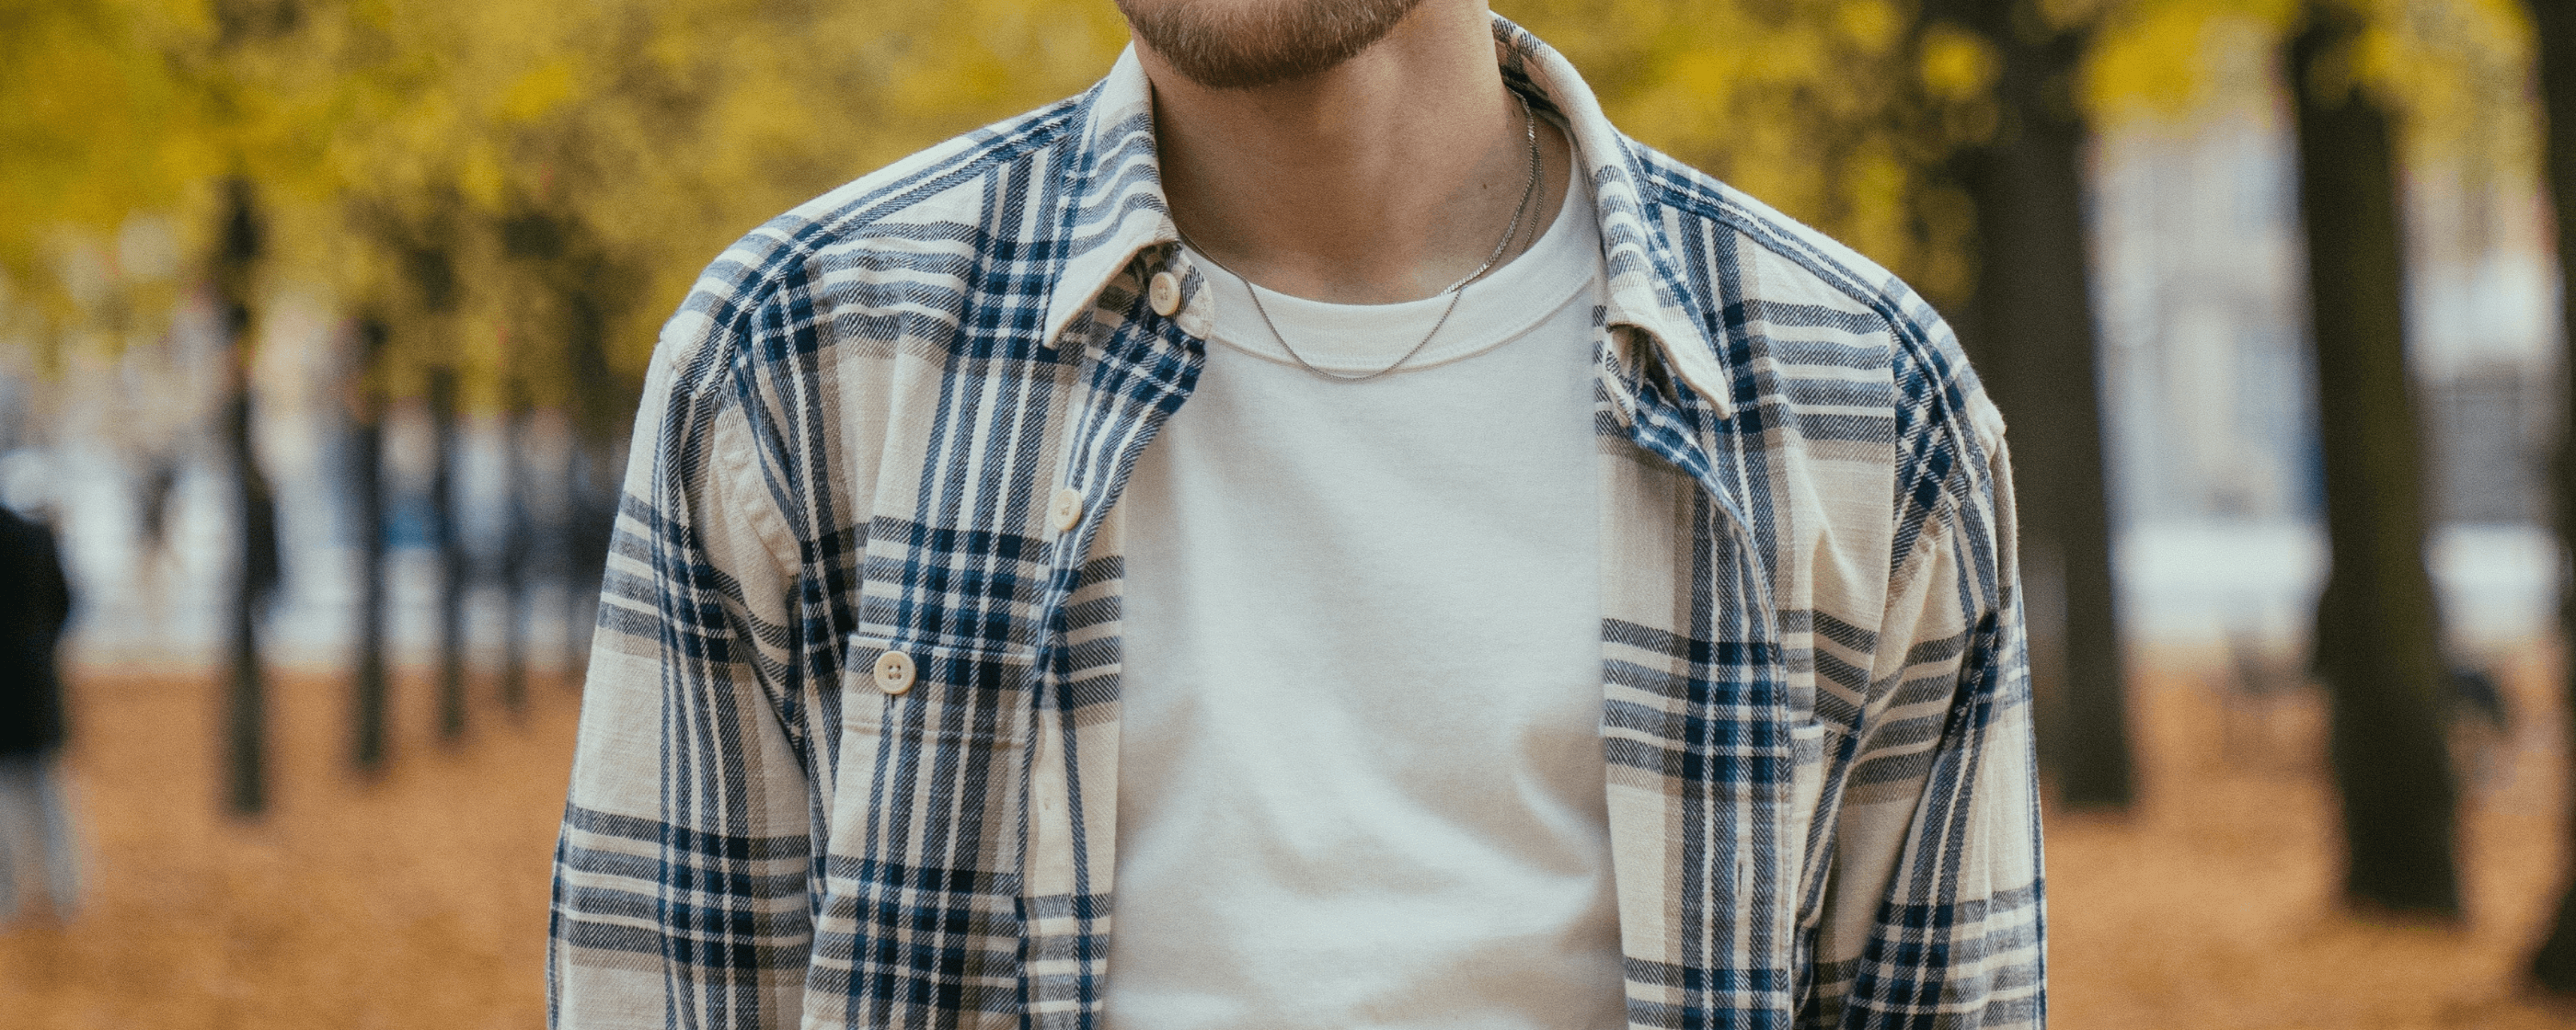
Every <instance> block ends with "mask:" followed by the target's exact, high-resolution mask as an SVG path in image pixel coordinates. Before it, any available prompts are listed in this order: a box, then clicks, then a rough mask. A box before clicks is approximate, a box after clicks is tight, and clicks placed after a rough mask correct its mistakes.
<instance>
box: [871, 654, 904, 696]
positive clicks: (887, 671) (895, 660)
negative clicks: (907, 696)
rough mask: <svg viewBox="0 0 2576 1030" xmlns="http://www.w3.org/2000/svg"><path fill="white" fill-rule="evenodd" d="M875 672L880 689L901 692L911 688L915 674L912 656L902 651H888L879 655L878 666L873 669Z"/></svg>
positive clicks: (893, 692) (894, 692) (888, 691)
mask: <svg viewBox="0 0 2576 1030" xmlns="http://www.w3.org/2000/svg"><path fill="white" fill-rule="evenodd" d="M873 674H874V675H875V676H876V680H877V689H878V690H882V691H885V692H886V693H889V694H900V693H903V692H904V691H907V690H910V689H912V676H913V668H912V656H911V655H908V654H905V653H903V652H901V651H888V652H886V653H884V654H881V655H878V656H877V667H876V669H875V670H873Z"/></svg>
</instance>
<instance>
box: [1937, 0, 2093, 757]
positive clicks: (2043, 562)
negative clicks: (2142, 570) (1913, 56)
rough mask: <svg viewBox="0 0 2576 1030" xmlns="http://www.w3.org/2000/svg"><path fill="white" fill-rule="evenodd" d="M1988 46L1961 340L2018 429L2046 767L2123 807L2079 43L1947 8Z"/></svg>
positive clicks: (1971, 153) (2018, 7)
mask: <svg viewBox="0 0 2576 1030" xmlns="http://www.w3.org/2000/svg"><path fill="white" fill-rule="evenodd" d="M1944 10H1945V11H1947V12H1955V14H1956V15H1957V16H1959V17H1962V18H1963V19H1964V20H1966V21H1967V22H1968V23H1969V24H1970V26H1971V27H1973V28H1974V29H1975V30H1976V31H1977V32H1978V34H1980V35H1982V36H1984V37H1985V38H1986V39H1987V40H1989V41H1991V42H1992V43H1994V45H1995V46H1996V48H1997V51H1998V53H1999V55H2000V56H2001V59H2002V60H2001V66H2000V68H1999V69H1998V74H1997V77H1996V82H1995V102H1996V104H1997V106H1998V108H1999V114H2000V116H2001V117H2000V118H1999V119H1998V122H1997V126H1996V130H1995V135H1994V137H1993V138H1992V139H1991V140H1989V141H1988V142H1986V143H1985V144H1984V145H1982V146H1977V147H1974V148H1971V149H1969V150H1968V151H1967V152H1965V153H1964V154H1962V155H1961V156H1960V159H1959V160H1958V162H1957V165H1956V167H1957V169H1958V172H1959V178H1960V180H1961V184H1962V185H1964V186H1965V187H1966V188H1967V190H1968V194H1969V196H1970V197H1972V198H1973V199H1974V200H1975V203H1976V210H1977V238H1978V247H1977V286H1976V293H1975V296H1974V297H1973V298H1971V300H1970V306H1969V308H1968V310H1967V312H1965V317H1963V318H1962V319H1960V322H1961V323H1962V324H1961V326H1960V330H1961V333H1962V335H1963V338H1964V339H1963V342H1964V343H1965V344H1967V345H1968V346H1970V347H1971V348H1973V352H1974V354H1975V356H1976V360H1977V362H1978V372H1979V374H1980V375H1981V376H1982V377H1983V378H1984V379H1985V381H1986V382H1987V384H1988V386H1989V388H1990V389H1991V390H1992V392H1993V396H1994V398H1995V403H1996V406H1997V407H1999V408H2001V409H2002V410H2003V413H2004V419H2005V421H2006V423H2007V424H2008V425H2009V426H2010V427H2011V428H2010V435H2009V437H2008V439H2010V440H2011V443H2012V448H2013V466H2014V469H2015V472H2016V473H2017V482H2016V483H2015V490H2016V502H2017V504H2018V506H2019V515H2020V520H2021V539H2020V545H2021V555H2022V562H2021V575H2022V581H2023V584H2024V590H2023V596H2024V598H2025V599H2026V601H2025V610H2026V611H2025V614H2026V615H2027V616H2028V617H2029V619H2030V622H2031V627H2030V632H2031V637H2032V647H2031V652H2032V655H2031V657H2032V667H2031V674H2032V679H2033V684H2032V687H2033V692H2034V694H2035V700H2036V702H2037V716H2038V718H2039V720H2040V729H2039V740H2040V758H2041V760H2042V761H2043V762H2044V763H2046V764H2047V766H2048V768H2049V769H2050V771H2051V773H2052V775H2053V777H2054V778H2055V779H2056V781H2057V785H2058V790H2059V794H2060V796H2061V797H2062V798H2063V800H2064V802H2065V803H2066V804H2067V805H2068V806H2069V807H2074V808H2126V807H2127V806H2128V805H2129V804H2130V802H2131V801H2133V800H2134V799H2135V797H2136V786H2135V784H2134V783H2133V778H2132V775H2131V771H2130V744H2129V719H2128V709H2127V692H2126V690H2125V684H2126V674H2125V671H2124V669H2123V667H2122V666H2123V656H2122V654H2121V648H2120V619H2119V609H2118V598H2117V597H2116V596H2115V593H2114V591H2113V582H2112V575H2111V512H2110V497H2109V484H2108V482H2107V476H2106V475H2105V474H2104V459H2103V452H2102V410H2101V398H2100V387H2099V384H2100V382H2101V375H2100V372H2099V370H2098V369H2097V367H2096V353H2097V351H2096V347H2095V344H2094V322H2093V283H2092V275H2091V268H2092V255H2091V252H2090V250H2089V248H2088V247H2087V246H2086V235H2085V225H2084V123H2083V119H2082V115H2081V113H2080V112H2079V111H2078V110H2077V109H2076V106H2075V97H2074V95H2073V93H2072V91H2071V89H2070V88H2069V83H2071V82H2072V81H2074V79H2075V71H2076V64H2077V61H2078V60H2079V59H2080V58H2081V57H2082V56H2083V52H2084V38H2085V37H2084V35H2083V34H2082V33H2080V32H2074V31H2058V30H2055V29H2051V28H2048V27H2047V26H2046V25H2045V22H2044V21H2043V20H2042V16H2041V14H2040V12H2039V11H2038V10H2037V9H2036V8H2035V7H2034V6H2033V5H2032V4H2031V3H2030V0H1955V2H1953V3H1949V4H1947V5H1945V6H1944Z"/></svg>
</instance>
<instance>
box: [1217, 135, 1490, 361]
mask: <svg viewBox="0 0 2576 1030" xmlns="http://www.w3.org/2000/svg"><path fill="white" fill-rule="evenodd" d="M1509 92H1511V94H1512V98H1513V99H1515V100H1518V101H1520V102H1521V135H1522V136H1523V137H1524V138H1525V139H1527V140H1528V142H1529V177H1528V178H1527V179H1526V180H1525V181H1523V182H1522V183H1521V202H1520V205H1519V206H1517V207H1514V208H1513V209H1512V221H1511V224H1509V225H1506V226H1504V227H1503V238H1502V239H1500V240H1497V241H1495V243H1494V252H1493V253H1491V254H1487V255H1485V263H1484V264H1481V265H1478V266H1476V270H1475V271H1473V272H1469V273H1467V277H1466V278H1464V279H1460V280H1458V281H1457V282H1454V283H1451V284H1449V288H1448V289H1445V290H1442V291H1440V292H1441V293H1446V294H1448V295H1449V306H1448V307H1445V308H1442V309H1440V320H1439V321H1436V322H1433V323H1431V331H1430V332H1427V333H1424V334H1422V339H1421V340H1420V341H1417V342H1416V343H1414V345H1413V349H1411V350H1408V351H1405V352H1404V356H1403V357H1400V358H1397V359H1395V364H1392V365H1388V366H1386V367H1385V368H1381V369H1378V370H1377V371H1375V372H1363V373H1360V374H1359V375H1344V374H1342V373H1340V372H1333V371H1328V370H1326V369H1321V368H1317V367H1315V365H1314V363H1313V362H1310V361H1307V360H1306V356H1305V355H1303V354H1299V353H1297V348H1296V347H1295V346H1293V345H1291V344H1289V342H1288V336H1287V334H1285V333H1282V332H1280V331H1279V323H1277V322H1274V321H1271V320H1270V309H1269V308H1266V307H1263V306H1262V304H1261V287H1258V286H1255V285H1253V284H1252V280H1250V279H1246V278H1244V276H1243V273H1241V272H1237V271H1235V270H1234V269H1231V268H1226V267H1225V265H1224V264H1222V263H1219V262H1218V261H1217V259H1215V258H1213V257H1209V256H1208V252H1207V249H1206V248H1204V247H1201V246H1199V245H1198V244H1196V243H1193V242H1191V241H1190V237H1189V234H1188V233H1181V234H1180V236H1181V242H1182V243H1184V244H1188V245H1189V248H1190V249H1191V250H1195V251H1198V253H1199V257H1200V258H1201V259H1202V260H1205V261H1206V262H1207V263H1208V264H1211V265H1215V266H1216V267H1218V268H1224V269H1225V274H1227V275H1230V276H1233V277H1235V278H1236V279H1238V280H1241V281H1242V282H1243V288H1244V290H1246V291H1247V292H1249V293H1251V294H1252V310H1254V311H1256V312H1259V313H1260V314H1261V324H1262V325H1264V326H1266V327H1268V328H1269V330H1270V336H1271V338H1272V339H1276V340H1278V341H1279V346H1280V348H1281V349H1283V350H1286V351H1287V352H1288V356H1289V357H1290V358H1293V359H1295V360H1296V362H1297V367H1299V368H1302V369H1305V370H1306V371H1308V372H1312V373H1314V374H1316V375H1319V376H1322V377H1324V378H1326V379H1338V380H1341V381H1342V382H1345V383H1364V382H1367V381H1369V380H1371V379H1375V378H1377V377H1379V376H1383V375H1386V374H1388V373H1390V372H1393V371H1395V370H1396V369H1399V368H1403V367H1404V363H1405V362H1408V361H1411V360H1413V356H1414V355H1416V354H1420V353H1422V348H1424V347H1428V346H1430V345H1431V338H1432V337H1434V336H1438V335H1440V327H1441V326H1445V325H1448V324H1449V316H1450V315H1452V314H1455V313H1457V311H1458V300H1459V298H1461V297H1463V296H1465V295H1466V291H1467V285H1468V284H1469V283H1473V282H1475V281H1476V280H1478V279H1482V278H1484V277H1485V273H1487V272H1490V271H1493V270H1494V263H1495V262H1498V261H1501V260H1502V259H1503V251H1504V250H1506V249H1508V248H1509V247H1510V246H1511V245H1512V240H1513V238H1515V237H1517V236H1519V235H1520V234H1521V219H1522V218H1524V217H1526V216H1527V215H1528V214H1529V208H1530V198H1532V197H1534V196H1536V195H1537V193H1538V171H1539V168H1538V164H1539V162H1538V120H1537V119H1536V118H1534V117H1532V116H1531V114H1530V106H1529V98H1528V97H1524V96H1522V95H1520V93H1519V92H1518V91H1509ZM1173 231H1174V232H1179V230H1178V229H1177V228H1175V229H1174V230H1173ZM1438 295H1439V294H1433V296H1438Z"/></svg>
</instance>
